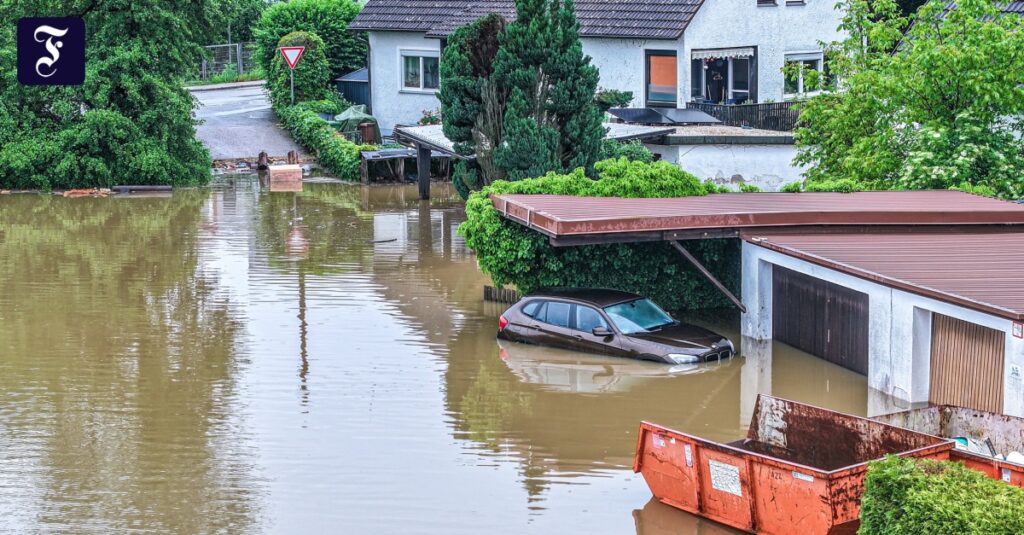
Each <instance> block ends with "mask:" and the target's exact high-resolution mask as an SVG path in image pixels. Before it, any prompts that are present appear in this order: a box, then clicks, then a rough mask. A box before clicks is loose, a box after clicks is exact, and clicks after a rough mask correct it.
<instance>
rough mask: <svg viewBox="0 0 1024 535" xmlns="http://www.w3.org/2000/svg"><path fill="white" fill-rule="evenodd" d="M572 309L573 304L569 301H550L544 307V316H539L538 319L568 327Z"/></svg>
mask: <svg viewBox="0 0 1024 535" xmlns="http://www.w3.org/2000/svg"><path fill="white" fill-rule="evenodd" d="M571 309H572V305H570V304H569V303H559V302H558V301H548V302H547V306H545V307H544V315H543V317H540V316H538V317H537V319H538V320H540V321H543V322H544V323H550V324H551V325H557V326H558V327H568V326H569V312H570V310H571Z"/></svg>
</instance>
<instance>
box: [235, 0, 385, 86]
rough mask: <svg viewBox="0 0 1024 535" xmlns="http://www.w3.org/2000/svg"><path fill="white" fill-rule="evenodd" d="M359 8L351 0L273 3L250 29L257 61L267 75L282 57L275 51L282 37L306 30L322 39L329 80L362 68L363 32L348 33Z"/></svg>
mask: <svg viewBox="0 0 1024 535" xmlns="http://www.w3.org/2000/svg"><path fill="white" fill-rule="evenodd" d="M360 9H361V4H359V3H356V2H353V1H352V0H291V1H290V2H279V3H275V4H272V5H270V6H269V7H267V9H266V10H264V11H263V16H261V17H260V21H259V24H257V26H256V28H255V29H254V30H253V36H254V37H255V39H256V61H257V62H258V63H259V64H260V66H261V67H263V69H264V70H265V71H267V72H268V73H269V72H270V68H271V66H272V65H273V63H274V59H275V58H276V57H279V56H280V55H281V53H280V52H278V50H277V47H278V44H277V43H278V42H279V41H280V40H281V38H282V37H284V36H285V35H287V34H289V33H291V32H295V31H305V32H310V33H315V34H316V35H318V36H320V38H321V39H323V42H324V54H325V55H326V56H327V61H328V63H329V65H330V69H331V75H330V79H334V78H337V77H339V76H341V75H343V74H346V73H349V72H351V71H354V70H356V69H359V68H362V67H365V66H366V51H367V45H366V33H365V32H350V31H348V25H349V23H350V22H352V19H354V18H356V15H358V14H359V10H360ZM306 53H307V54H308V53H309V51H308V50H307V51H306ZM308 59H309V58H303V59H302V61H306V60H308ZM296 74H297V73H296Z"/></svg>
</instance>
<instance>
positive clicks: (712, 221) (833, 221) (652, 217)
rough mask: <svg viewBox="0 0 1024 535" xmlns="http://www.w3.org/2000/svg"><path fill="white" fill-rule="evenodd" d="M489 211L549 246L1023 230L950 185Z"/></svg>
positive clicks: (535, 204) (586, 200)
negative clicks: (756, 235) (788, 234)
mask: <svg viewBox="0 0 1024 535" xmlns="http://www.w3.org/2000/svg"><path fill="white" fill-rule="evenodd" d="M491 202H492V204H493V205H494V207H495V209H497V210H498V212H499V213H500V214H501V215H502V216H503V217H505V218H506V219H509V220H511V221H515V222H516V223H519V224H521V225H524V226H526V227H528V228H530V229H532V230H535V231H537V232H540V233H541V234H544V235H546V236H548V238H549V239H550V241H551V243H552V244H553V245H556V246H572V245H588V244H601V243H633V242H641V241H665V240H684V239H698V238H723V237H738V236H739V232H740V231H741V230H747V229H776V230H781V231H787V230H790V229H797V230H802V231H805V232H806V231H814V232H834V231H838V230H841V229H846V230H847V231H857V230H863V229H877V228H887V229H897V230H900V231H903V232H913V231H921V230H922V229H925V228H931V229H932V230H936V229H946V230H948V229H952V228H959V227H970V228H980V227H992V228H999V227H1002V226H1007V225H1015V226H1017V227H1016V228H1024V227H1022V226H1024V206H1020V205H1016V204H1013V203H1008V202H1004V201H998V200H995V199H987V198H984V197H978V196H974V195H969V194H966V193H961V192H955V191H917V192H914V191H906V192H861V193H722V194H714V195H707V196H703V197H682V198H661V199H624V198H617V197H605V198H601V197H572V196H564V195H495V196H493V197H492V198H491Z"/></svg>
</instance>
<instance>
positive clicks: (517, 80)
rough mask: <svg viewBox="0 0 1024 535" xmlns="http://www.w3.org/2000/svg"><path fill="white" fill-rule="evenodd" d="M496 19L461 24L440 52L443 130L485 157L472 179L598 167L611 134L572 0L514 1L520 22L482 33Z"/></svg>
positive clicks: (465, 148) (481, 183)
mask: <svg viewBox="0 0 1024 535" xmlns="http://www.w3.org/2000/svg"><path fill="white" fill-rule="evenodd" d="M496 19H498V16H497V15H490V16H489V17H487V18H485V19H481V21H478V22H477V23H474V24H473V25H470V26H467V27H465V28H463V29H461V30H459V31H457V32H456V33H455V34H453V35H452V39H451V40H450V41H449V44H448V47H447V48H446V50H445V54H444V58H442V65H441V76H442V91H441V95H440V96H441V102H442V117H443V121H444V128H445V134H446V135H447V136H449V138H450V139H452V140H453V141H455V142H456V143H457V144H458V147H460V148H461V150H463V151H464V152H465V153H467V154H475V155H476V156H477V160H478V163H479V179H478V180H473V179H469V180H468V181H467V182H466V185H469V186H471V187H474V188H476V187H480V186H484V185H487V184H490V183H491V182H493V181H494V180H499V179H502V178H508V179H512V180H518V179H521V178H527V177H534V176H540V175H543V174H545V173H547V172H549V171H558V172H568V171H571V170H572V169H575V168H577V167H582V168H584V169H586V170H587V171H588V172H589V173H592V172H593V165H594V162H595V161H596V160H597V157H598V153H599V151H600V147H601V140H602V138H603V137H604V129H603V127H602V126H601V120H602V113H601V110H600V109H598V107H597V106H596V105H595V104H594V93H595V92H596V90H597V83H598V77H599V75H598V70H597V68H596V67H594V66H593V65H591V63H590V58H589V57H588V56H585V55H584V54H583V45H582V44H581V43H580V37H579V24H578V23H577V21H576V14H575V10H574V7H573V3H572V1H571V0H516V20H515V22H512V23H509V24H508V25H507V26H505V27H504V28H503V29H499V30H498V31H497V32H495V33H487V32H484V31H483V30H484V29H485V28H489V29H491V30H494V29H495V28H496V27H497V25H495V24H494V21H495V20H496ZM485 21H490V22H487V23H485ZM493 35H497V43H498V46H497V47H496V49H493V50H494V54H493V56H489V55H485V56H486V58H485V59H487V60H490V61H480V59H481V58H480V57H479V56H480V52H479V51H478V48H479V46H480V45H481V43H482V42H486V43H491V42H493ZM485 49H486V50H492V49H490V48H486V47H485ZM474 55H475V56H476V59H477V62H476V63H475V64H474V61H473V58H474ZM474 65H475V66H474ZM474 84H476V85H475V86H474ZM486 91H491V92H492V93H491V94H486ZM497 124H500V128H495V126H496V125H497ZM481 156H483V158H481ZM460 176H465V175H460Z"/></svg>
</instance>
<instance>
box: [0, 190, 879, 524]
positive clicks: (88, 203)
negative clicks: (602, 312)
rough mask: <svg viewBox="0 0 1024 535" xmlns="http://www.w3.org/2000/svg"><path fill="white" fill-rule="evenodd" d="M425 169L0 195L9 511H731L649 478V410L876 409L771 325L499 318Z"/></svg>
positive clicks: (473, 520) (148, 519)
mask: <svg viewBox="0 0 1024 535" xmlns="http://www.w3.org/2000/svg"><path fill="white" fill-rule="evenodd" d="M433 197H434V200H432V201H429V202H424V203H421V202H420V201H418V200H417V196H416V191H415V187H404V186H383V187H372V188H371V187H359V186H350V185H341V184H336V183H314V184H306V186H305V189H304V191H303V192H302V193H297V194H295V193H266V192H261V191H260V188H259V185H258V183H257V182H255V181H254V180H251V179H242V178H239V179H234V180H229V181H228V182H227V183H225V184H222V185H219V186H217V187H215V188H212V189H204V190H187V191H179V192H176V193H175V194H174V195H173V196H168V197H131V198H127V197H114V198H106V199H96V198H82V199H65V198H60V197H54V196H46V195H24V196H3V197H0V531H2V532H38V531H65V532H68V531H71V532H78V533H83V532H87V533H109V532H112V531H115V530H117V531H125V530H138V531H146V532H174V533H213V532H225V533H239V532H247V533H252V532H256V533H285V532H287V533H313V532H316V533H327V532H332V533H426V534H448V533H483V532H487V533H523V532H532V533H552V532H566V533H586V532H589V533H631V532H636V533H643V534H646V535H651V534H669V533H673V534H679V533H682V534H691V533H694V534H695V533H703V534H711V533H714V534H718V533H732V531H730V530H727V529H726V528H723V527H720V526H718V525H716V524H713V523H710V522H707V521H703V520H700V519H697V518H696V517H693V516H690V515H688V514H686V513H683V512H680V511H676V510H674V509H671V508H669V507H667V506H663V505H661V504H659V503H657V502H652V501H651V499H650V492H649V491H648V489H647V487H646V485H645V484H644V482H643V480H642V478H640V477H639V476H637V475H634V474H633V473H632V471H631V466H632V454H633V448H634V446H635V441H636V430H637V424H638V422H639V421H640V420H644V419H646V420H652V421H656V422H658V423H661V424H664V425H668V426H672V427H675V428H677V429H679V430H682V431H685V432H690V433H699V434H701V435H703V436H706V437H708V438H711V439H716V440H726V439H730V440H731V439H735V438H739V437H740V436H742V435H744V434H745V432H746V422H747V421H748V419H749V417H750V411H751V410H752V406H753V401H754V398H755V397H756V393H757V392H758V391H761V392H770V393H773V394H775V395H777V396H781V397H785V398H791V399H795V400H800V401H806V402H810V403H814V404H819V405H822V406H826V407H830V408H835V409H840V410H844V411H847V412H852V413H857V414H863V413H864V412H865V411H866V408H867V393H866V386H865V385H866V383H865V380H864V377H863V376H859V375H857V374H855V373H853V372H849V371H847V370H844V369H841V368H839V367H837V366H834V365H831V364H829V363H827V362H825V361H823V360H820V359H816V358H814V357H810V356H808V355H806V354H802V353H799V352H796V351H794V350H792V349H789V348H787V347H786V346H783V345H780V344H774V345H772V344H767V345H762V346H760V347H742V346H741V347H740V352H741V353H744V354H747V355H748V356H747V358H736V359H733V360H730V361H727V362H722V363H717V364H711V365H708V366H698V367H692V368H691V367H667V366H664V365H657V364H645V363H641V362H633V361H623V360H616V359H609V358H604V357H590V356H586V355H580V354H575V353H569V352H565V351H559V350H552V349H543V348H537V347H529V346H522V345H517V344H508V343H504V342H502V343H501V344H499V343H498V342H497V341H496V340H495V337H494V334H495V330H496V324H497V317H498V315H499V314H500V313H501V311H502V307H501V306H500V305H497V304H494V303H485V302H483V301H482V298H481V297H482V287H483V285H484V284H486V283H487V282H488V281H487V278H486V277H485V276H483V275H481V274H480V273H479V271H478V270H477V268H476V266H475V262H474V258H473V256H472V254H471V253H470V252H469V251H467V250H466V248H465V246H464V244H463V242H462V240H461V239H460V238H459V237H458V236H457V235H456V228H457V226H458V225H459V223H460V222H461V221H462V220H463V219H464V217H465V216H464V213H463V210H462V208H461V204H460V203H459V202H457V195H456V194H455V193H454V192H453V191H451V190H450V189H448V188H444V187H440V186H435V190H434V192H433ZM691 320H693V321H695V322H699V323H702V324H704V325H707V326H710V327H712V328H714V329H717V330H718V331H719V332H722V333H723V334H726V335H728V336H730V337H732V338H733V339H734V340H736V341H737V342H739V337H738V332H737V327H738V325H737V323H738V322H737V318H736V316H735V315H733V314H732V313H729V312H720V313H714V314H711V313H709V314H705V315H702V316H699V317H695V318H691Z"/></svg>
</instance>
